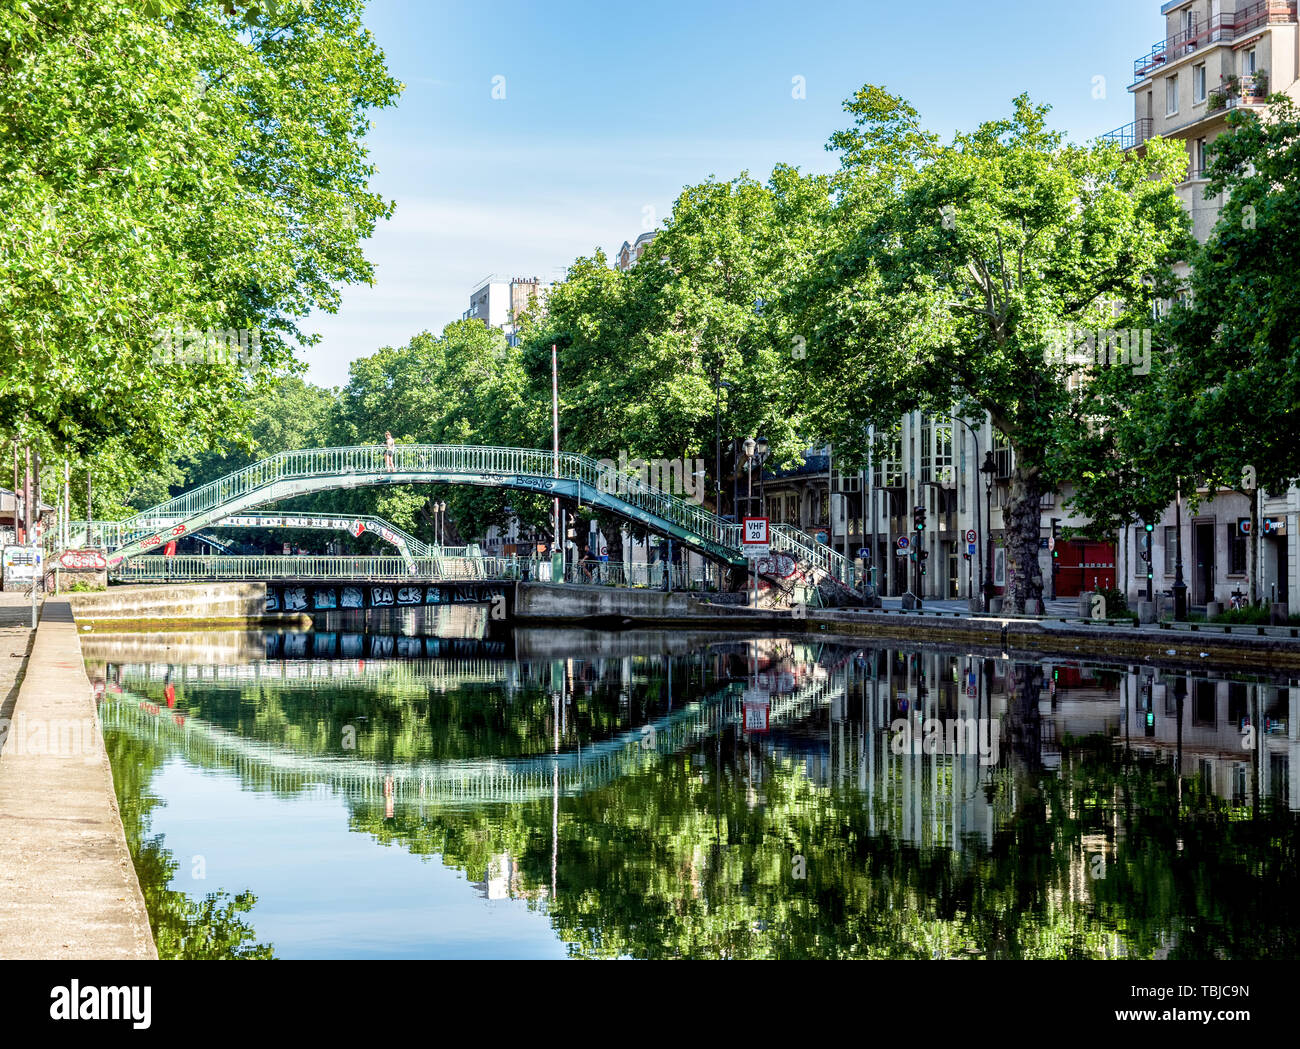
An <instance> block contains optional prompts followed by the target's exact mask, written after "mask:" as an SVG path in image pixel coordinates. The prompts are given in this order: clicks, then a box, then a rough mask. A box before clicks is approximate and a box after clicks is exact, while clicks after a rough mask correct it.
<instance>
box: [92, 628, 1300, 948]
mask: <svg viewBox="0 0 1300 1049" xmlns="http://www.w3.org/2000/svg"><path fill="white" fill-rule="evenodd" d="M446 631H447V622H446V621H445V620H443V621H438V620H430V621H420V620H409V619H408V620H403V621H401V622H399V623H396V624H394V623H386V624H379V625H378V626H377V625H376V624H374V623H370V624H364V625H362V626H360V627H358V626H357V625H356V624H352V625H348V624H343V625H338V624H330V625H329V626H328V628H326V629H322V630H320V631H317V632H315V633H310V632H309V633H301V632H273V633H268V634H260V633H259V634H252V635H247V636H241V637H240V638H238V639H235V638H232V637H231V636H229V635H214V636H211V637H206V636H203V635H196V636H193V637H190V638H188V639H186V640H184V641H180V642H177V643H169V642H168V641H167V640H166V639H165V638H164V639H161V640H159V639H157V638H156V637H155V638H154V639H152V640H145V639H143V638H141V637H134V638H119V637H111V636H93V637H89V638H87V639H86V645H85V649H86V656H87V660H88V664H89V666H90V670H91V674H92V678H93V679H94V680H96V681H97V682H99V683H100V687H101V691H102V700H101V713H102V717H103V721H104V725H105V732H106V737H107V738H108V739H109V741H110V746H111V748H112V751H111V752H112V757H113V763H114V769H115V773H117V774H118V790H119V796H120V800H121V801H122V807H123V816H124V822H126V821H127V820H128V807H129V812H130V818H131V820H132V821H133V823H131V824H130V825H128V834H129V836H130V838H131V843H132V848H133V850H134V851H135V854H136V859H137V867H138V868H139V869H140V871H141V878H142V880H146V879H149V880H151V881H152V883H153V886H152V891H153V894H152V895H150V891H151V890H150V888H149V887H147V888H146V896H147V899H148V901H149V903H150V908H151V913H153V911H154V909H155V907H165V901H164V903H159V902H158V901H159V900H160V899H161V897H160V895H159V894H160V893H162V892H172V893H177V894H178V895H180V896H182V897H186V899H189V897H187V896H186V894H185V892H184V891H182V888H183V887H182V886H181V885H180V882H181V881H183V880H184V879H183V877H182V875H183V873H184V871H183V866H182V870H181V874H180V875H178V874H177V870H176V868H175V867H171V868H169V867H168V865H167V862H166V861H167V858H166V857H165V856H163V857H162V861H161V862H160V859H159V857H160V852H165V846H164V842H163V841H161V840H159V838H158V834H157V827H156V826H153V823H154V822H155V819H154V817H155V816H156V817H157V822H165V821H167V820H170V823H169V826H170V827H171V830H170V833H171V834H172V835H173V836H174V837H184V836H185V835H187V834H189V833H190V832H191V830H192V829H193V827H194V826H197V825H198V824H199V822H200V821H198V818H197V817H196V816H195V815H194V814H193V808H194V807H195V805H196V803H195V801H194V796H195V795H194V793H192V792H194V791H195V790H197V789H198V788H195V787H194V785H193V782H192V781H191V780H187V779H185V776H184V774H186V773H188V774H190V775H194V776H201V777H204V778H203V779H202V785H203V786H202V790H205V791H209V792H215V793H217V794H221V793H222V792H226V795H227V796H228V800H227V802H226V804H227V805H234V804H239V805H240V806H241V812H242V813H243V815H242V816H241V820H240V823H239V824H238V825H236V826H229V825H226V826H223V825H222V824H221V823H219V822H215V821H214V822H213V823H212V824H211V825H207V824H204V825H203V831H202V833H203V835H204V836H205V840H207V838H210V837H213V836H215V837H216V838H218V839H222V836H223V835H229V836H232V837H234V836H244V837H245V838H249V839H255V840H257V841H259V842H263V843H265V847H264V848H263V849H262V850H261V851H260V853H259V857H258V859H257V861H256V862H253V861H251V860H245V861H243V862H242V863H235V862H233V861H232V862H231V863H230V865H229V869H228V870H223V873H222V878H221V880H220V882H219V884H220V886H221V887H222V889H224V890H225V891H226V892H228V893H237V894H241V895H237V896H231V897H226V898H222V900H225V901H226V902H233V901H242V904H243V905H244V906H245V909H244V910H243V911H240V912H239V914H240V915H242V916H243V917H238V921H239V922H242V923H244V924H242V925H240V927H239V930H238V931H237V934H236V935H233V936H232V934H231V933H230V930H229V929H228V928H226V929H225V930H223V932H222V936H223V937H224V939H222V940H221V941H220V942H222V943H224V944H225V945H226V948H227V953H230V950H229V948H230V945H231V944H232V943H236V944H239V945H242V946H243V948H244V949H246V950H250V951H255V950H256V949H257V948H258V946H259V945H257V944H254V943H253V941H254V939H255V937H254V935H253V931H252V927H251V925H249V924H248V922H249V921H251V922H252V923H253V924H255V925H256V927H257V930H258V932H259V933H260V934H261V936H262V937H264V938H265V939H267V940H269V941H271V942H274V943H275V945H276V951H277V953H280V954H284V955H287V956H293V955H302V954H310V953H313V952H316V953H320V952H326V953H338V954H356V953H364V951H363V950H362V949H361V948H360V947H359V946H358V944H359V943H362V942H368V943H369V944H370V947H369V948H367V949H370V950H372V951H373V952H374V953H376V954H378V955H381V956H383V955H386V954H388V955H399V954H411V955H424V956H427V955H451V956H456V955H464V954H473V953H479V954H491V955H501V954H518V955H530V954H544V953H547V952H548V950H550V948H551V947H558V948H560V949H562V950H565V951H567V952H568V953H571V954H575V955H584V956H600V957H608V956H636V957H667V956H693V957H841V956H843V957H932V956H973V957H1126V956H1129V957H1132V956H1136V957H1206V956H1222V957H1279V956H1286V957H1294V956H1296V955H1297V954H1298V953H1300V950H1297V942H1296V938H1297V933H1296V929H1297V922H1296V920H1295V919H1296V918H1297V917H1300V915H1297V914H1296V904H1295V903H1294V902H1293V901H1294V900H1295V899H1296V896H1297V893H1296V890H1297V888H1300V873H1298V872H1297V869H1296V855H1297V850H1296V844H1297V840H1296V839H1297V815H1296V814H1297V812H1298V811H1300V792H1298V788H1297V785H1296V783H1294V782H1293V777H1292V776H1291V768H1292V764H1293V762H1294V761H1295V760H1297V759H1300V741H1298V740H1297V734H1296V728H1295V726H1294V724H1293V722H1292V720H1291V718H1290V716H1289V715H1290V710H1291V702H1292V699H1293V698H1295V696H1296V695H1297V693H1296V688H1297V684H1298V683H1297V682H1295V681H1294V680H1289V679H1264V678H1259V679H1248V678H1244V677H1241V676H1230V675H1216V674H1214V673H1211V672H1207V671H1205V670H1203V669H1202V668H1199V667H1198V668H1194V669H1192V670H1189V669H1186V668H1175V667H1160V668H1153V667H1135V666H1131V665H1129V666H1125V665H1114V666H1108V665H1101V664H1088V663H1052V662H1044V661H1037V662H1018V661H1015V660H1012V659H1008V658H1002V656H1001V654H1000V653H997V654H993V653H985V652H954V651H941V650H920V649H897V648H890V649H885V648H875V649H873V648H865V647H857V646H843V645H838V644H833V643H822V642H812V643H810V642H807V641H805V640H800V639H789V638H760V639H754V638H742V637H737V638H731V639H719V638H716V637H705V636H694V635H691V634H687V633H672V634H669V633H658V632H634V633H622V634H615V635H606V634H600V633H595V632H586V631H555V630H548V631H544V632H543V631H527V630H520V631H516V632H515V633H514V634H512V635H506V636H503V637H492V636H488V634H487V631H482V632H480V635H479V636H477V637H473V636H455V637H449V636H446ZM345 638H346V639H348V640H347V641H346V644H345ZM169 644H170V647H167V646H168V645H169ZM150 645H152V648H151V647H150ZM232 652H239V653H242V655H241V656H240V657H239V658H234V657H232V656H231V653H232ZM214 655H216V656H217V658H214ZM123 769H127V770H131V771H130V774H129V775H124V774H123V772H122V770H123ZM165 770H172V771H171V772H170V773H168V772H167V771H165ZM169 775H170V776H171V778H172V779H175V780H176V782H175V783H172V782H171V779H169ZM231 791H234V792H236V793H235V794H230V792H231ZM237 799H245V800H243V801H238V800H237ZM259 799H260V800H259ZM186 805H189V806H190V807H191V808H190V809H189V810H187V809H185V806H186ZM295 806H297V808H295ZM329 806H334V807H335V808H337V809H338V810H339V811H340V812H341V813H343V814H344V817H345V819H344V820H343V821H341V822H340V823H339V824H338V826H337V827H332V828H329V829H323V830H322V829H317V824H316V823H312V821H310V820H304V819H303V818H302V813H303V812H304V811H307V812H310V813H311V814H313V819H315V818H316V815H317V814H319V813H321V812H327V811H329V808H328V807H329ZM304 807H306V808H304ZM168 809H170V810H172V812H171V814H170V815H168V814H167V812H166V811H165V810H168ZM304 823H311V826H312V829H310V830H308V829H304V827H303V824H304ZM151 834H152V835H153V836H152V837H151V836H150V835H151ZM358 835H361V836H362V837H363V839H364V840H365V841H369V842H373V843H375V845H378V846H396V847H397V848H396V849H391V848H374V847H372V848H371V849H370V850H369V851H365V852H364V854H363V855H362V856H361V857H359V858H356V859H346V860H345V859H344V857H351V856H352V855H353V853H354V852H355V849H356V844H355V843H357V836H358ZM221 843H222V842H221V841H220V840H219V841H218V842H217V843H216V844H214V845H212V846H210V848H212V849H213V850H217V849H218V848H219V846H220V844H221ZM299 849H302V850H304V851H307V852H310V853H311V855H312V857H313V859H311V860H301V861H300V860H299V859H298V851H299ZM404 857H405V858H406V859H403V858H404ZM412 858H415V859H418V860H421V861H422V860H426V859H430V858H432V859H434V860H435V861H436V863H437V865H438V867H437V869H439V870H442V871H446V872H448V873H449V874H452V875H454V877H455V879H459V880H456V882H455V884H454V885H452V884H450V883H448V884H447V885H446V887H445V890H444V887H443V883H442V882H441V881H437V877H441V875H438V876H437V877H435V875H434V874H433V873H432V872H431V871H430V869H429V868H428V867H427V866H425V867H423V868H422V869H421V871H419V872H414V873H413V872H411V871H408V870H407V869H406V868H405V867H402V866H401V864H403V863H404V862H407V861H409V860H410V859H412ZM335 864H337V866H335ZM347 865H351V866H347ZM353 867H356V869H357V871H358V872H360V873H358V875H357V876H358V877H362V876H364V879H365V880H366V883H367V884H369V885H370V886H372V887H374V888H377V889H378V895H379V896H380V897H382V908H386V910H383V911H382V913H384V914H388V913H390V912H391V913H392V914H394V915H397V916H399V917H400V916H405V920H401V921H398V920H395V921H394V923H393V925H392V927H391V928H390V929H389V931H388V932H386V933H385V934H384V936H383V937H377V936H376V935H375V934H374V932H373V926H374V924H375V923H376V922H377V921H379V918H378V917H377V915H379V914H380V910H381V904H380V902H379V900H376V901H375V902H374V903H373V904H372V906H373V907H374V908H375V911H373V912H371V911H368V909H367V905H366V904H364V903H362V904H356V903H353V904H352V905H351V907H350V909H349V912H348V915H347V916H346V917H345V918H344V919H342V922H343V924H344V926H347V925H348V923H352V924H353V925H354V926H355V927H354V928H351V929H350V930H349V929H347V928H344V929H342V930H341V931H340V930H338V928H337V927H338V926H339V922H340V919H339V918H338V917H337V915H335V916H333V917H332V918H331V922H332V927H333V928H334V930H335V932H337V935H338V937H339V938H337V939H332V940H328V944H330V945H333V946H329V947H325V946H322V944H324V943H326V942H327V941H325V940H319V939H312V938H311V937H310V936H307V935H305V934H303V933H302V929H301V925H295V923H294V922H292V921H289V920H287V917H286V914H287V912H288V911H289V910H291V909H292V910H294V911H296V912H301V911H302V910H303V909H304V908H305V909H307V910H308V911H312V910H313V909H315V910H320V911H323V910H327V909H329V907H330V902H329V893H330V892H331V891H333V889H332V888H331V884H332V883H337V882H338V881H339V880H340V879H341V878H345V875H346V872H347V871H349V870H352V869H353ZM435 883H436V885H437V890H436V893H435V895H437V898H438V903H437V908H438V909H436V913H435V912H430V911H429V910H428V908H429V906H430V905H429V901H428V899H427V897H428V895H429V893H430V892H432V891H434V890H433V889H432V888H431V886H433V885H434V884H435ZM288 885H291V886H292V892H291V893H290V892H289V890H288V889H287V888H285V886H288ZM203 888H204V889H206V886H204V887H203ZM444 891H445V893H446V895H445V898H444V896H442V895H440V894H441V893H443V892H444ZM254 895H255V896H256V898H257V900H258V902H257V905H256V906H255V907H254V906H253V904H252V900H253V898H254ZM289 899H292V901H293V902H292V907H290V904H289V903H288V902H287V901H288V900H289ZM222 900H218V901H217V902H216V903H214V904H213V906H214V907H219V906H220V905H221V902H222ZM187 906H188V907H189V910H188V911H185V909H184V907H182V908H181V910H182V911H183V912H184V914H183V915H182V919H176V918H175V916H174V915H173V916H172V917H170V918H167V919H166V920H169V921H173V922H174V921H177V920H180V921H181V924H182V925H184V924H185V923H187V922H188V923H190V924H200V925H201V924H202V923H203V922H205V921H216V920H217V918H216V911H213V912H212V913H211V914H205V913H204V912H202V910H201V906H200V905H199V904H197V903H196V902H195V900H192V899H191V900H190V903H189V904H188V905H187ZM503 906H504V907H507V908H513V909H511V910H510V911H509V913H510V915H512V917H511V918H510V921H511V922H512V923H514V924H512V925H511V926H510V931H509V934H508V935H503V934H500V922H499V921H497V923H496V925H494V924H493V921H492V920H490V918H489V915H490V914H492V913H495V912H494V911H493V908H498V907H503ZM196 907H198V908H199V909H197V910H196V909H195V908H196ZM248 908H251V911H250V910H249V909H248ZM175 909H176V908H175V901H173V911H175ZM168 913H171V912H168ZM250 914H251V918H249V917H248V916H249V915H250ZM236 917H237V916H235V915H229V914H227V915H224V918H225V919H226V921H227V925H229V924H230V921H231V920H234V919H235V918H236ZM154 920H155V922H156V923H158V922H159V921H160V920H162V919H160V918H159V916H158V915H155V916H154ZM381 924H382V922H381ZM450 924H457V925H458V926H463V928H462V929H461V931H460V932H459V933H458V934H456V935H452V934H451V933H450V932H448V926H449V925H450ZM493 929H496V930H497V931H496V932H495V933H494V932H493V931H492V930H493ZM539 930H540V931H539ZM332 935H333V933H332ZM494 935H495V936H496V937H497V938H495V939H494V938H493V936H494ZM548 945H550V946H548Z"/></svg>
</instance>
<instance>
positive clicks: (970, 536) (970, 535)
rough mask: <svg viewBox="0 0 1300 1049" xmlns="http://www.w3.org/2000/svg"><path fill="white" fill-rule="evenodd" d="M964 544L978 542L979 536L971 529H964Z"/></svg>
mask: <svg viewBox="0 0 1300 1049" xmlns="http://www.w3.org/2000/svg"><path fill="white" fill-rule="evenodd" d="M966 542H968V543H977V542H979V534H978V533H977V532H976V531H975V529H973V528H967V529H966Z"/></svg>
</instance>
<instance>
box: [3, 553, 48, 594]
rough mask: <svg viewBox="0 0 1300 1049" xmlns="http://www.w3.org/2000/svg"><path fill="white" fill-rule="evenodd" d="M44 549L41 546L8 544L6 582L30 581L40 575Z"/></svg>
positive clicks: (5, 557)
mask: <svg viewBox="0 0 1300 1049" xmlns="http://www.w3.org/2000/svg"><path fill="white" fill-rule="evenodd" d="M42 554H43V552H42V550H41V548H40V547H39V546H6V547H5V550H4V583H5V586H9V585H10V584H11V583H13V584H15V585H17V584H19V583H30V582H32V581H33V580H34V579H37V578H39V577H40V574H41V558H42Z"/></svg>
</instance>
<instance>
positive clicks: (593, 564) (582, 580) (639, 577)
mask: <svg viewBox="0 0 1300 1049" xmlns="http://www.w3.org/2000/svg"><path fill="white" fill-rule="evenodd" d="M664 572H665V566H664V565H663V564H662V563H657V564H638V563H634V562H633V563H629V562H622V561H579V562H578V563H576V564H569V565H565V568H564V581H565V582H566V583H577V584H579V585H580V586H621V587H647V588H650V589H655V590H658V589H662V588H663V586H664ZM717 588H718V580H717V575H716V572H714V571H712V570H710V569H709V568H707V567H704V566H701V567H698V568H690V567H687V566H683V565H674V566H673V567H672V589H674V590H716V589H717Z"/></svg>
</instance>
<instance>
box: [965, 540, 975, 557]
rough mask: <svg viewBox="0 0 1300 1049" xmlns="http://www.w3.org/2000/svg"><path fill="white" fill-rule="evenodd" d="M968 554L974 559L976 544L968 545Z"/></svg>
mask: <svg viewBox="0 0 1300 1049" xmlns="http://www.w3.org/2000/svg"><path fill="white" fill-rule="evenodd" d="M966 553H968V554H970V556H971V557H974V556H975V544H974V543H967V544H966Z"/></svg>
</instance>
